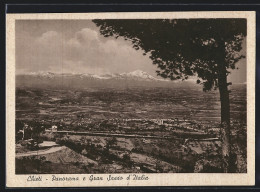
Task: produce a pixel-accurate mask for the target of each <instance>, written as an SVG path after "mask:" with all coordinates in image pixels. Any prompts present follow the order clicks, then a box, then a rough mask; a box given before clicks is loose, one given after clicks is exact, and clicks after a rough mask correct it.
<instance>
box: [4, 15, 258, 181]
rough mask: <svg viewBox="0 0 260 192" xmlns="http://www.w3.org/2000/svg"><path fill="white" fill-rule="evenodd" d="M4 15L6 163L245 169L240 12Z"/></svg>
mask: <svg viewBox="0 0 260 192" xmlns="http://www.w3.org/2000/svg"><path fill="white" fill-rule="evenodd" d="M242 13H246V12H242ZM121 14H122V15H124V14H123V13H121ZM151 15H152V14H151ZM175 15H178V13H175ZM252 15H253V14H252ZM252 15H251V16H252ZM253 16H254V15H253ZM12 26H13V28H12V29H13V34H14V36H13V44H14V45H13V52H12V55H13V56H14V58H12V59H13V60H12V62H13V68H12V69H14V71H13V72H12V74H13V75H12V77H14V78H13V79H12V83H13V84H12V85H13V88H12V90H14V91H13V93H14V95H13V97H14V98H13V100H12V101H14V103H13V106H14V111H13V112H14V113H13V114H14V116H13V117H12V118H13V123H12V125H14V127H12V129H13V130H12V131H13V132H12V133H14V136H13V138H12V142H13V143H12V148H13V149H14V152H15V154H12V155H13V156H12V161H13V164H14V175H16V176H18V177H19V176H22V175H31V176H30V177H29V181H30V180H34V178H36V177H37V176H35V175H43V176H44V175H48V174H50V175H52V181H53V178H54V177H55V178H56V176H58V175H59V174H63V175H64V174H65V175H67V176H69V175H73V174H81V175H82V174H83V175H84V174H88V177H87V178H88V179H89V181H90V182H91V181H95V180H101V181H102V180H108V181H109V180H113V179H114V180H117V179H116V177H113V176H114V174H132V176H133V177H136V180H148V178H149V175H150V173H156V174H160V175H164V174H166V173H167V174H166V175H165V176H166V177H170V175H182V174H183V173H194V174H196V175H201V174H202V173H208V174H209V173H210V174H216V173H218V174H220V173H223V174H224V175H225V174H226V175H228V176H230V173H232V175H234V174H236V175H237V176H238V175H240V174H244V175H246V174H248V173H249V172H250V171H249V168H250V167H252V165H253V164H254V163H252V161H254V160H253V159H251V157H254V154H253V156H252V153H254V151H253V152H252V151H251V152H250V153H249V151H248V150H249V144H250V142H251V144H250V145H252V142H253V144H254V139H251V138H250V137H249V132H250V134H251V136H254V127H252V126H251V127H250V126H249V121H250V119H248V118H249V108H248V107H251V109H253V108H252V103H251V105H250V102H254V101H252V100H251V99H250V98H249V96H250V95H251V98H253V97H252V94H254V90H252V87H253V89H254V75H252V76H251V78H250V76H248V75H249V71H248V70H249V67H248V66H251V69H250V70H251V72H252V71H253V70H254V69H252V66H253V67H254V65H255V64H254V63H253V62H252V60H250V59H249V58H248V57H249V56H250V57H251V59H253V58H252V57H254V45H253V44H251V46H252V47H253V48H251V49H250V50H249V49H248V47H249V45H248V43H252V40H249V39H248V36H250V35H251V34H252V33H251V32H250V33H249V24H248V18H247V17H245V16H237V17H236V16H235V14H234V16H233V17H230V16H229V17H209V18H207V17H197V18H196V17H188V16H187V17H186V18H184V17H175V16H174V15H173V16H172V17H169V15H168V16H165V17H164V16H159V17H158V18H156V17H151V18H149V17H147V18H145V17H140V18H138V17H137V18H133V17H129V18H126V17H121V18H117V17H95V16H93V17H90V18H85V19H83V18H78V19H77V17H76V18H67V19H63V18H58V17H57V18H56V19H46V18H44V17H37V18H26V17H25V19H23V17H21V18H19V19H16V20H14V23H13V25H12ZM251 27H253V26H251ZM7 33H8V31H7ZM253 33H254V32H253ZM250 38H252V36H251V37H250ZM252 50H253V51H252ZM250 54H251V55H250ZM252 82H253V83H252ZM249 86H251V89H249ZM250 92H251V93H250ZM251 114H254V113H251ZM252 116H254V115H252ZM250 118H251V119H252V117H250ZM253 118H254V117H253ZM251 123H254V122H252V121H251ZM251 125H252V124H251ZM7 129H11V127H10V128H8V127H7ZM249 139H251V140H249ZM10 144H11V143H10ZM7 147H8V146H7ZM248 155H250V157H249V156H248ZM250 162H251V166H250V167H249V166H248V164H249V163H250ZM250 169H251V168H250ZM251 171H252V170H251ZM250 173H251V172H250ZM96 174H109V175H110V176H109V178H108V179H106V178H105V179H104V178H103V177H102V176H96ZM146 174H147V175H146ZM156 174H152V175H156ZM169 174H170V175H169ZM32 175H34V176H32ZM167 175H168V176H167ZM26 178H27V181H28V176H27V177H26ZM50 180H51V179H50ZM54 180H55V179H54ZM119 180H120V179H119ZM134 180H135V179H134ZM251 182H253V181H251ZM92 183H93V182H92ZM249 183H250V182H249ZM187 185H188V183H187Z"/></svg>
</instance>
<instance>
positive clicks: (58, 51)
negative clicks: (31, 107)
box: [17, 28, 155, 74]
mask: <svg viewBox="0 0 260 192" xmlns="http://www.w3.org/2000/svg"><path fill="white" fill-rule="evenodd" d="M25 43H27V45H28V46H27V47H26V48H25V49H24V48H23V49H21V45H23V44H25ZM18 45H20V47H19V46H18V48H17V52H18V54H17V55H18V56H17V67H18V69H19V67H20V70H22V71H27V72H28V71H30V72H37V71H52V72H74V73H96V74H102V73H122V72H129V71H133V70H136V69H141V70H144V71H147V70H148V72H150V73H151V72H154V71H155V69H154V66H153V65H152V64H151V60H150V59H149V58H148V57H147V56H143V55H142V51H136V50H134V49H133V48H132V46H131V44H130V43H129V42H127V41H125V40H123V39H117V40H116V39H112V38H110V39H109V38H103V37H101V36H100V35H99V33H98V32H97V31H96V30H93V29H89V28H83V29H81V30H79V31H77V32H75V33H74V34H73V35H72V36H71V37H69V38H65V37H64V35H63V33H62V32H57V31H47V32H44V33H42V34H41V35H40V36H37V37H35V38H32V37H30V34H23V38H22V39H20V40H18ZM149 70H150V71H149Z"/></svg>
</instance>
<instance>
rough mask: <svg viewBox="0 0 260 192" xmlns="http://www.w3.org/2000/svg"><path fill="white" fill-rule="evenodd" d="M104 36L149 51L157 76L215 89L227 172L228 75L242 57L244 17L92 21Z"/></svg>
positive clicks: (228, 144) (228, 136)
mask: <svg viewBox="0 0 260 192" xmlns="http://www.w3.org/2000/svg"><path fill="white" fill-rule="evenodd" d="M93 22H94V23H95V24H96V25H97V26H98V27H100V33H101V34H102V35H103V36H104V37H109V36H113V37H115V38H119V37H123V38H124V39H125V40H127V41H130V42H131V43H132V45H133V48H135V49H136V50H139V49H141V50H143V51H144V53H143V54H144V55H146V54H148V55H149V57H150V59H151V60H152V61H153V64H155V65H157V67H158V70H157V71H156V72H157V75H159V76H161V77H163V78H169V79H171V80H177V79H182V80H186V79H188V78H189V76H194V75H195V76H197V77H198V80H197V83H198V84H201V85H203V90H204V91H209V90H212V89H217V88H218V89H219V93H220V101H221V124H222V127H223V129H222V130H223V136H222V141H223V142H222V143H223V144H222V145H223V147H222V148H223V149H222V153H223V160H224V162H225V165H224V167H225V172H228V167H229V160H230V158H229V156H230V147H231V146H230V104H229V90H228V86H229V85H230V84H231V83H229V82H227V76H228V74H229V73H230V70H232V69H235V68H236V63H237V62H238V61H239V60H240V59H242V58H244V57H245V56H244V55H242V54H241V50H242V41H243V39H244V38H245V37H246V35H247V34H246V33H247V31H246V29H247V27H246V25H247V22H246V19H136V20H132V19H129V20H120V19H118V20H93Z"/></svg>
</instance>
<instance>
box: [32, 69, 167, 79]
mask: <svg viewBox="0 0 260 192" xmlns="http://www.w3.org/2000/svg"><path fill="white" fill-rule="evenodd" d="M27 75H31V76H36V77H41V78H49V79H52V78H54V77H63V78H64V77H74V76H75V77H76V76H78V77H80V78H81V79H85V78H90V79H97V80H109V79H111V80H113V79H114V80H117V79H118V80H119V79H128V80H137V81H166V80H164V79H160V78H155V77H153V76H152V75H150V74H148V73H147V72H144V71H142V70H135V71H132V72H129V73H121V74H118V73H114V74H102V75H97V74H90V73H82V74H74V73H52V72H45V71H40V72H32V73H29V74H27Z"/></svg>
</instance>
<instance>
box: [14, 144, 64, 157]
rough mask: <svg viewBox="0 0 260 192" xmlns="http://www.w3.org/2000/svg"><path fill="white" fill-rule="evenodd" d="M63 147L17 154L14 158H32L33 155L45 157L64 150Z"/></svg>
mask: <svg viewBox="0 0 260 192" xmlns="http://www.w3.org/2000/svg"><path fill="white" fill-rule="evenodd" d="M65 148H66V147H65V146H58V147H51V148H49V149H46V150H38V151H29V152H26V153H17V154H15V157H25V156H34V155H46V154H49V153H55V152H57V151H60V150H62V149H65Z"/></svg>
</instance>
